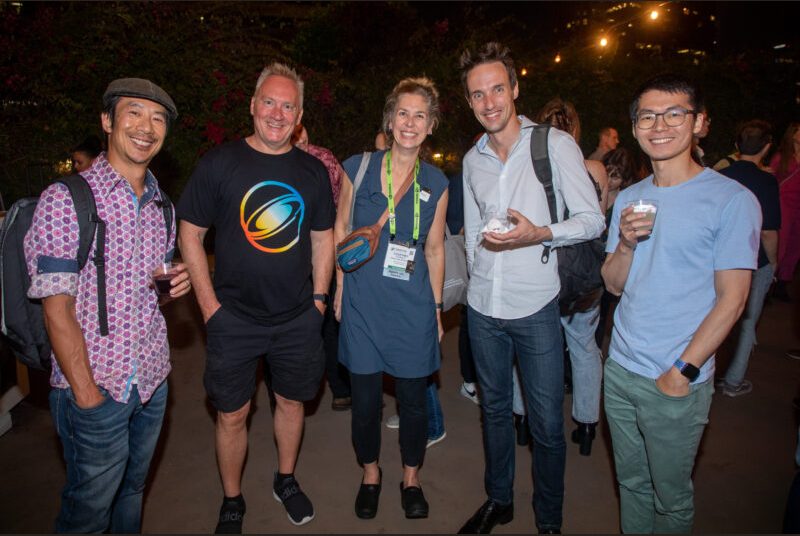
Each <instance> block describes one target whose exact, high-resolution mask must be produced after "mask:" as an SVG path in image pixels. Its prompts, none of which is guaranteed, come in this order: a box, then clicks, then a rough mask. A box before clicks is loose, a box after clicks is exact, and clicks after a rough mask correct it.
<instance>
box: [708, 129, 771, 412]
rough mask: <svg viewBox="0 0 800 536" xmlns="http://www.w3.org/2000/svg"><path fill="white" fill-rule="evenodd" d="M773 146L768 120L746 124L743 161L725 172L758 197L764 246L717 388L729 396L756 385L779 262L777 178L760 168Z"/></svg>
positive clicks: (739, 139) (740, 146)
mask: <svg viewBox="0 0 800 536" xmlns="http://www.w3.org/2000/svg"><path fill="white" fill-rule="evenodd" d="M771 145H772V127H771V126H770V124H769V123H767V122H765V121H759V120H753V121H748V122H747V123H745V124H744V125H743V126H742V127H741V128H740V129H739V133H738V134H737V136H736V150H737V152H738V154H739V159H738V160H737V161H735V162H733V163H732V164H731V165H730V166H728V167H726V168H724V169H723V170H722V174H723V175H725V176H727V177H730V178H731V179H733V180H735V181H736V182H738V183H739V184H741V185H742V186H744V187H745V188H747V189H748V190H750V191H751V192H753V194H754V195H755V196H756V198H757V199H758V203H759V205H760V206H761V235H760V238H761V245H760V246H759V248H758V269H757V270H756V271H755V272H753V278H752V280H751V282H750V293H749V296H748V298H747V308H746V309H745V311H744V314H743V315H742V318H741V320H740V322H739V336H738V339H737V341H736V349H735V350H734V352H733V357H732V358H731V362H730V364H729V365H728V370H727V372H726V373H725V375H724V376H720V378H719V379H718V380H716V382H715V387H716V388H717V389H721V390H722V394H724V395H725V396H730V397H735V396H741V395H746V394H747V393H749V392H750V391H752V390H753V384H752V382H751V381H750V380H746V379H745V377H744V376H745V373H746V372H747V365H748V362H749V361H750V354H751V353H752V352H753V346H754V344H755V342H756V324H758V319H759V318H760V317H761V309H762V307H763V306H764V298H765V297H766V295H767V291H768V290H769V287H770V285H771V284H772V276H773V274H774V273H775V265H776V264H777V263H778V229H780V228H781V204H780V199H779V198H778V182H777V181H776V180H775V176H774V175H772V174H770V173H767V172H766V171H763V170H761V169H759V164H760V163H761V162H762V161H763V160H764V156H765V155H766V154H767V153H768V152H769V150H770V146H771Z"/></svg>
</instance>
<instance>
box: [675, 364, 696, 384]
mask: <svg viewBox="0 0 800 536" xmlns="http://www.w3.org/2000/svg"><path fill="white" fill-rule="evenodd" d="M674 365H675V368H677V369H678V370H680V371H681V374H683V375H684V376H686V378H688V379H689V383H691V382H693V381H695V380H696V379H697V377H698V376H700V369H699V368H697V367H695V366H694V365H692V364H691V363H686V362H685V361H683V360H682V359H680V358H678V359H676V360H675V363H674Z"/></svg>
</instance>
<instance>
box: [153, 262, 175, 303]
mask: <svg viewBox="0 0 800 536" xmlns="http://www.w3.org/2000/svg"><path fill="white" fill-rule="evenodd" d="M176 275H178V272H177V270H176V269H175V266H174V265H173V264H172V263H171V262H162V263H161V264H159V265H158V266H156V267H155V269H154V270H153V273H152V277H153V287H155V289H156V292H158V295H159V296H169V291H170V290H172V278H173V277H175V276H176Z"/></svg>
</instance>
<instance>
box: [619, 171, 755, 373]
mask: <svg viewBox="0 0 800 536" xmlns="http://www.w3.org/2000/svg"><path fill="white" fill-rule="evenodd" d="M636 199H653V200H655V201H657V203H658V212H657V214H656V220H655V226H654V227H653V232H652V234H651V235H650V237H649V238H648V239H647V240H643V241H642V242H640V243H639V244H638V245H637V247H636V250H635V251H634V255H633V263H632V264H631V269H630V273H629V274H628V279H627V281H626V283H625V288H624V289H623V292H622V296H621V298H620V302H619V305H618V306H617V310H616V312H615V313H614V330H613V333H612V336H611V346H610V348H609V357H611V358H612V359H613V360H614V361H616V362H617V363H619V364H620V365H622V366H623V367H624V368H626V369H627V370H630V371H631V372H634V373H636V374H640V375H642V376H645V377H648V378H653V379H655V378H658V377H659V376H660V375H661V374H662V373H664V372H665V371H666V370H668V369H669V367H671V366H672V364H673V363H674V362H675V360H676V359H677V358H678V357H680V356H681V354H682V353H683V351H684V349H685V348H686V346H687V345H688V344H689V342H690V341H691V339H692V337H693V336H694V333H695V331H696V330H697V328H698V327H700V324H701V323H702V321H703V319H704V318H705V317H706V315H708V313H709V311H711V309H712V308H713V307H714V303H715V301H716V292H715V289H714V272H715V271H717V270H732V269H748V270H754V269H755V268H756V266H757V258H758V244H759V238H760V235H759V231H760V229H761V209H760V208H759V205H758V201H757V200H756V198H755V196H754V195H753V194H752V193H751V192H750V191H749V190H748V189H747V188H745V187H743V186H742V185H740V184H739V183H738V182H736V181H732V180H730V179H728V178H727V177H724V176H723V175H720V174H719V173H717V172H716V171H713V170H711V169H708V168H705V169H704V170H703V171H702V172H700V173H699V174H697V175H695V176H694V177H693V178H691V179H690V180H688V181H686V182H684V183H682V184H679V185H677V186H670V187H657V186H655V185H654V184H653V177H652V175H651V176H650V177H647V178H646V179H644V180H642V181H641V182H639V183H637V184H634V185H633V186H630V187H629V188H626V189H625V190H623V191H622V192H620V193H619V195H618V196H617V200H616V202H615V203H614V212H613V214H612V217H611V225H610V227H609V232H608V242H607V244H606V251H607V252H609V253H611V252H613V251H614V250H615V249H616V247H617V243H618V242H619V215H620V212H622V210H623V209H624V208H625V207H626V205H627V204H628V202H630V201H633V200H636ZM713 374H714V358H713V356H712V358H711V359H709V360H708V361H706V363H705V364H704V365H703V367H702V368H701V369H700V376H699V377H698V378H697V382H704V381H706V380H707V379H708V378H709V377H711V376H713Z"/></svg>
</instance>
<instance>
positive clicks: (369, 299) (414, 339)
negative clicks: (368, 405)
mask: <svg viewBox="0 0 800 536" xmlns="http://www.w3.org/2000/svg"><path fill="white" fill-rule="evenodd" d="M384 154H385V151H378V152H375V153H373V154H372V156H371V158H370V162H369V166H368V168H367V172H366V175H365V176H364V180H363V182H362V184H361V187H360V188H359V191H358V192H356V194H355V196H356V203H355V215H354V218H353V228H354V229H357V228H359V227H363V226H365V225H372V224H373V223H375V222H376V221H377V220H378V218H379V217H380V216H381V214H382V213H383V211H384V210H385V209H386V206H387V199H386V196H385V195H384V194H383V192H382V191H381V179H380V177H381V162H382V160H383V156H384ZM360 163H361V155H360V154H358V155H355V156H352V157H350V158H348V159H347V160H346V161H345V162H344V164H343V167H344V169H345V171H346V172H347V177H348V178H349V180H350V181H351V183H352V181H353V180H355V176H356V173H357V172H358V168H359V165H360ZM417 182H418V183H419V185H420V189H421V190H425V191H427V192H429V193H430V197H429V199H428V200H427V201H423V200H422V198H420V222H419V224H420V232H419V240H418V242H417V253H416V257H415V259H414V260H415V261H416V266H415V269H414V273H413V274H411V277H410V279H409V280H408V281H402V280H397V279H392V278H389V277H384V276H383V261H384V259H385V257H386V251H387V249H388V247H389V224H388V223H387V224H386V225H384V227H383V230H382V232H381V238H380V246H379V247H378V249H377V251H376V252H375V256H374V257H373V258H372V259H371V260H370V261H369V262H367V263H366V264H364V265H363V266H362V267H361V268H359V269H358V270H356V271H354V272H350V273H345V274H344V291H343V295H342V322H341V327H340V330H339V361H340V362H341V363H342V364H343V365H344V366H345V367H347V368H348V369H349V370H350V372H353V373H355V374H374V373H377V372H386V373H387V374H390V375H392V376H394V377H397V378H421V377H424V376H429V375H431V374H433V373H434V372H436V371H437V370H438V369H439V364H440V359H441V358H440V354H439V341H438V330H437V325H436V303H435V302H434V298H433V290H431V283H430V278H429V274H428V264H427V262H426V261H425V255H424V245H425V240H426V238H427V236H428V231H429V230H430V228H431V225H432V224H433V218H434V215H435V213H436V204H437V203H438V202H439V199H440V198H441V196H442V193H443V192H444V191H445V190H446V189H447V178H446V177H445V176H444V174H443V173H442V172H441V171H439V169H438V168H436V167H434V166H432V165H430V164H427V163H425V162H420V170H419V175H418V176H417ZM348 209H349V207H345V206H340V207H339V210H348ZM396 217H397V220H396V221H397V236H396V237H395V241H396V242H408V243H411V242H412V234H413V223H414V221H413V219H414V195H413V187H412V188H409V190H408V192H407V193H406V194H405V195H404V196H403V198H402V199H401V200H400V203H399V204H398V205H397V207H396Z"/></svg>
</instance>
